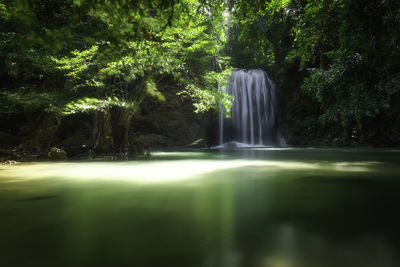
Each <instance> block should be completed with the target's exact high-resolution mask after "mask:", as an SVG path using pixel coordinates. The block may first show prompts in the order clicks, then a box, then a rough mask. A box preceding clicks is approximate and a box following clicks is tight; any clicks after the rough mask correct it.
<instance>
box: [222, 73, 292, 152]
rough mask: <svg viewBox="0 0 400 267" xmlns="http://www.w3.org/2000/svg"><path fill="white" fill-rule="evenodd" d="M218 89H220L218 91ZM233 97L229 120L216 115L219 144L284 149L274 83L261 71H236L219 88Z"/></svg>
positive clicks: (223, 116) (284, 143)
mask: <svg viewBox="0 0 400 267" xmlns="http://www.w3.org/2000/svg"><path fill="white" fill-rule="evenodd" d="M220 90H221V89H220ZM222 90H224V92H225V93H227V94H230V95H232V96H233V98H234V101H233V105H232V113H231V118H225V115H224V111H223V108H221V109H220V112H219V145H220V147H226V146H285V145H286V142H285V139H284V138H283V136H282V133H281V130H280V126H279V114H278V103H277V97H276V89H275V84H274V83H273V82H272V81H271V80H270V79H269V77H268V75H267V73H266V72H265V71H263V70H235V71H234V72H232V75H231V78H230V82H229V84H228V85H227V86H226V87H225V88H224V89H222Z"/></svg>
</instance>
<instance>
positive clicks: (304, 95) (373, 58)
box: [0, 0, 400, 158]
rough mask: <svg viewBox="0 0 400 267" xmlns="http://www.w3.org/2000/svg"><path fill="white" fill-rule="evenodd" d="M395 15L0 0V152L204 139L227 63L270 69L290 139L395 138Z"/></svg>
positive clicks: (71, 151)
mask: <svg viewBox="0 0 400 267" xmlns="http://www.w3.org/2000/svg"><path fill="white" fill-rule="evenodd" d="M399 25H400V2H399V1H396V0H380V1H372V0H326V1H319V0H308V1H306V0H291V1H290V0H280V1H278V0H270V1H256V0H247V1H244V0H237V1H235V0H204V1H201V0H199V1H197V0H146V1H144V0H143V1H141V0H135V1H132V0H119V1H107V0H80V1H79V0H31V1H29V0H1V1H0V148H1V151H0V153H1V155H0V156H3V157H9V156H10V155H14V156H15V155H21V154H23V155H25V156H29V155H31V156H33V155H34V156H35V157H36V156H37V155H47V153H48V151H49V150H50V148H51V147H58V148H60V149H63V150H65V151H66V152H67V154H68V157H70V158H74V157H75V158H88V157H91V156H93V155H94V154H113V155H120V156H121V157H129V156H132V155H137V154H140V153H143V152H144V151H145V150H146V149H154V148H164V149H165V148H170V147H175V148H176V147H184V146H188V145H189V146H190V145H192V146H212V145H214V144H215V142H216V138H215V135H216V133H215V131H216V127H217V124H218V121H217V112H216V111H217V110H218V109H219V108H224V109H225V110H228V111H229V107H230V105H231V104H232V99H231V98H230V97H229V96H227V95H225V94H224V93H222V92H221V91H220V90H219V89H218V87H219V86H220V87H223V86H224V84H225V83H226V81H227V77H228V76H229V73H230V72H231V71H232V70H233V69H235V68H241V69H258V68H260V69H263V70H265V71H266V72H267V73H268V75H269V76H270V78H271V79H272V80H273V81H274V82H275V83H276V85H277V88H278V98H279V104H280V117H281V121H282V125H283V131H284V135H285V138H286V141H287V143H288V144H289V145H294V146H385V147H388V146H391V147H393V146H399V144H400V106H399V103H400V27H399ZM228 113H229V112H228ZM196 141H197V142H196Z"/></svg>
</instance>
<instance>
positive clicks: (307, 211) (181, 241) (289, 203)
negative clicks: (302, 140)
mask: <svg viewBox="0 0 400 267" xmlns="http://www.w3.org/2000/svg"><path fill="white" fill-rule="evenodd" d="M399 204H400V151H399V150H378V149H312V148H304V149H303V148H285V149H277V148H252V149H229V150H199V151H185V152H154V153H153V154H152V157H151V158H150V159H141V160H136V161H124V162H60V163H54V162H53V163H51V162H46V163H29V164H28V163H24V164H20V165H14V166H7V165H0V266H1V267H3V266H4V267H8V266H10V267H13V266H21V267H25V266H27V267H29V266H135V267H148V266H149V267H152V266H155V267H158V266H160V267H161V266H163V267H164V266H174V267H180V266H182V267H192V266H201V267H239V266H240V267H253V266H260V267H317V266H318V267H319V266H321V267H330V266H338V267H347V266H349V267H350V266H351V267H357V266H360V267H370V266H371V267H372V266H377V267H392V266H393V267H398V266H400V219H399V216H398V214H399V212H400V208H399Z"/></svg>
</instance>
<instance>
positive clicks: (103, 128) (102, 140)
mask: <svg viewBox="0 0 400 267" xmlns="http://www.w3.org/2000/svg"><path fill="white" fill-rule="evenodd" d="M93 137H94V144H93V147H94V149H95V150H96V151H99V152H105V153H109V152H112V151H113V149H114V140H113V135H112V125H111V113H110V109H109V108H106V109H105V110H104V111H99V112H97V113H96V114H95V116H94V127H93Z"/></svg>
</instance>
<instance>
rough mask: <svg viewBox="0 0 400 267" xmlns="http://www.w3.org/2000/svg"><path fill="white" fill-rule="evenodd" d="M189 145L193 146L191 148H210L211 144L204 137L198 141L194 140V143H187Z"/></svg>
mask: <svg viewBox="0 0 400 267" xmlns="http://www.w3.org/2000/svg"><path fill="white" fill-rule="evenodd" d="M187 147H191V148H208V147H209V144H208V143H207V141H206V140H204V139H203V138H200V139H197V140H196V141H194V142H193V143H191V144H190V145H187Z"/></svg>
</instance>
